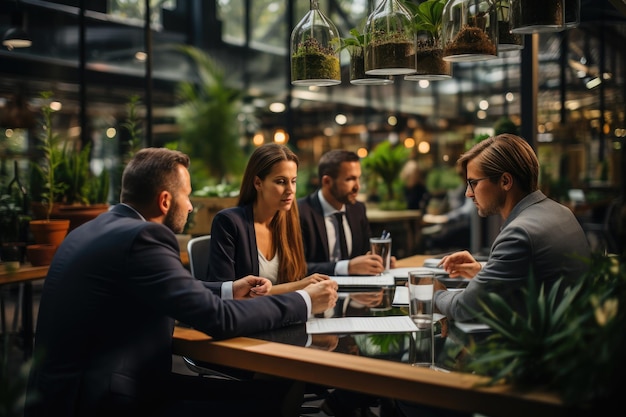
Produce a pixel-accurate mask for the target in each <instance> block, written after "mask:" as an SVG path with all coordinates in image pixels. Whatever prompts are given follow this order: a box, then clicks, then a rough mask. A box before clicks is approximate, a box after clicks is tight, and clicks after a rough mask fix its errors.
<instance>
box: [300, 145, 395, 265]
mask: <svg viewBox="0 0 626 417" xmlns="http://www.w3.org/2000/svg"><path fill="white" fill-rule="evenodd" d="M317 170H318V173H317V175H318V179H319V184H320V189H319V190H317V191H315V192H313V193H311V194H309V195H308V196H306V197H303V198H300V199H299V200H298V211H299V212H300V225H301V227H302V240H303V243H304V256H305V258H306V261H307V268H308V273H309V274H312V273H315V272H318V273H322V274H327V275H377V274H379V273H381V272H383V271H384V266H383V260H382V258H381V257H380V256H379V255H372V254H370V253H368V252H369V250H370V243H369V238H370V225H369V221H368V220H367V215H366V212H365V205H364V204H363V203H361V202H360V201H357V195H358V193H359V189H360V182H359V181H360V178H361V160H360V158H359V156H358V155H357V154H356V153H354V152H351V151H347V150H343V149H335V150H332V151H329V152H327V153H325V154H324V155H322V157H321V158H320V161H319V164H318V169H317ZM337 212H340V213H343V215H344V219H343V222H342V227H343V229H344V231H345V236H346V241H347V242H346V243H347V253H346V254H345V255H343V256H342V255H341V254H340V253H338V251H336V250H335V248H336V245H337V243H336V242H337V239H338V234H337V230H338V229H337V228H338V227H339V224H337V220H336V218H335V217H334V213H337ZM394 263H395V258H392V268H393V264H394Z"/></svg>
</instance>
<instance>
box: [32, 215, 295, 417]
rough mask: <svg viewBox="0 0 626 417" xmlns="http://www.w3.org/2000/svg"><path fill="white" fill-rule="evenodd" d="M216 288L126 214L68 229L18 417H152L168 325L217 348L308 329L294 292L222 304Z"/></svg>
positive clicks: (166, 356)
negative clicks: (177, 324) (183, 327)
mask: <svg viewBox="0 0 626 417" xmlns="http://www.w3.org/2000/svg"><path fill="white" fill-rule="evenodd" d="M221 285H222V283H214V282H203V281H200V280H197V279H194V278H193V277H192V276H191V274H190V273H189V271H188V270H187V269H186V268H185V267H184V266H183V264H182V263H181V261H180V252H179V247H178V243H177V241H176V237H175V235H174V233H172V231H171V230H170V229H168V228H167V227H166V226H164V225H161V224H157V223H153V222H146V221H144V220H142V219H141V218H140V216H139V215H138V214H137V213H136V212H135V211H134V210H132V209H131V208H129V207H127V206H125V205H117V206H115V207H114V208H113V209H112V210H111V211H109V212H107V213H104V214H101V215H100V216H98V217H97V218H96V219H94V220H92V221H90V222H88V223H85V224H84V225H82V226H80V227H78V228H76V229H75V230H74V231H72V232H71V233H70V234H68V236H67V237H66V238H65V240H64V241H63V243H62V244H61V246H60V247H59V248H58V250H57V252H56V255H55V257H54V259H53V262H52V264H51V265H50V268H49V272H48V276H47V277H46V279H45V282H44V286H43V292H42V296H41V303H40V307H39V315H38V318H37V330H36V334H35V352H36V353H40V354H43V359H42V361H41V362H38V363H37V364H36V366H34V367H33V370H32V373H31V376H30V379H29V393H33V392H36V393H38V394H39V396H40V398H41V399H42V401H41V402H39V403H38V406H37V407H33V408H29V409H27V410H26V413H25V416H27V417H30V416H40V415H50V416H83V415H84V416H93V415H120V414H122V415H125V414H128V413H129V412H134V414H135V415H150V414H151V411H153V410H154V407H157V408H158V407H159V404H160V402H159V400H161V399H162V398H166V397H167V392H168V390H169V388H168V385H167V382H166V381H167V380H168V378H169V374H170V372H171V366H172V364H171V360H172V346H171V345H172V333H173V329H174V319H176V320H179V321H181V322H184V323H186V324H188V325H190V326H192V327H194V328H196V329H198V330H201V331H203V332H205V333H207V334H210V335H211V336H213V337H215V338H226V337H233V336H238V335H245V334H252V333H256V332H259V331H265V330H269V329H271V328H276V327H280V326H284V325H290V324H293V323H303V322H306V319H307V308H306V303H305V301H304V299H303V298H302V296H301V295H300V294H298V293H296V292H293V293H289V294H284V295H276V296H272V297H259V298H254V299H250V300H245V301H239V300H222V299H221V298H220V297H219V296H218V295H217V294H219V293H220V291H221Z"/></svg>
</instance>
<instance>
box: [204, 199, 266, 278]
mask: <svg viewBox="0 0 626 417" xmlns="http://www.w3.org/2000/svg"><path fill="white" fill-rule="evenodd" d="M208 258H209V268H208V275H209V276H208V279H209V280H210V281H232V280H233V279H239V278H241V277H245V276H246V275H257V276H258V275H259V250H258V248H257V245H256V234H255V232H254V217H253V214H252V205H247V206H242V207H240V206H237V207H230V208H227V209H223V210H220V211H219V212H218V213H217V214H216V215H215V217H214V218H213V222H212V224H211V250H210V253H209V257H208Z"/></svg>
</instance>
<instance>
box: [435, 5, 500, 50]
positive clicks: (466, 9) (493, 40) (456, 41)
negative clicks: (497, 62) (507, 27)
mask: <svg viewBox="0 0 626 417" xmlns="http://www.w3.org/2000/svg"><path fill="white" fill-rule="evenodd" d="M497 55H498V19H497V17H496V6H495V2H494V1H492V0H448V2H447V3H446V5H445V6H444V8H443V59H445V60H446V61H451V62H462V61H484V60H487V59H493V58H497Z"/></svg>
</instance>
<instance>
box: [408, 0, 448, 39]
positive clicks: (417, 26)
mask: <svg viewBox="0 0 626 417" xmlns="http://www.w3.org/2000/svg"><path fill="white" fill-rule="evenodd" d="M445 4H446V2H445V1H444V0H427V1H425V2H423V3H421V4H419V5H418V4H415V3H413V2H411V1H409V0H405V2H404V5H405V6H406V7H407V9H409V10H410V11H411V14H412V15H413V22H412V23H413V30H414V31H415V32H416V33H418V32H427V33H428V34H429V35H430V36H431V37H432V38H433V39H435V40H437V39H439V38H440V37H441V31H442V28H443V7H444V5H445Z"/></svg>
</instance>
